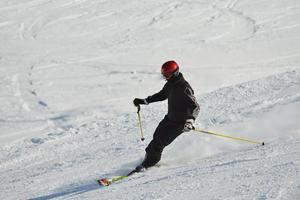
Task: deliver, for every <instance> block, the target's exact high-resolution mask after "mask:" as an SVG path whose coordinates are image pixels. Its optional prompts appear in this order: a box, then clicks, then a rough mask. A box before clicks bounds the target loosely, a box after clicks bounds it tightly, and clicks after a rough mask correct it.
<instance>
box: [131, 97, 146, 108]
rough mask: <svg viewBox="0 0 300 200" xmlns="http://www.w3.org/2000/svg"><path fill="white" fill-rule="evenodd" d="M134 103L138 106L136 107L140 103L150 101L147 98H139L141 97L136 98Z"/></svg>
mask: <svg viewBox="0 0 300 200" xmlns="http://www.w3.org/2000/svg"><path fill="white" fill-rule="evenodd" d="M133 104H134V105H135V106H136V107H138V106H139V105H141V104H146V105H147V104H148V102H147V101H146V99H139V98H135V99H134V100H133Z"/></svg>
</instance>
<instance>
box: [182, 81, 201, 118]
mask: <svg viewBox="0 0 300 200" xmlns="http://www.w3.org/2000/svg"><path fill="white" fill-rule="evenodd" d="M184 95H185V99H186V103H187V107H188V112H187V113H188V114H187V119H193V120H195V119H196V118H197V116H198V114H199V112H200V106H199V104H198V103H197V100H196V97H195V96H194V91H193V90H192V89H191V88H188V87H187V88H186V89H185V90H184Z"/></svg>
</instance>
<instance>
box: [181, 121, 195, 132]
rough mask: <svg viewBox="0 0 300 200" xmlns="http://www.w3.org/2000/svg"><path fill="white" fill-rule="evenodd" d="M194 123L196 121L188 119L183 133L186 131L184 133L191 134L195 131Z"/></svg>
mask: <svg viewBox="0 0 300 200" xmlns="http://www.w3.org/2000/svg"><path fill="white" fill-rule="evenodd" d="M193 123H194V120H193V119H187V120H186V121H185V124H184V128H183V131H184V132H189V131H191V130H194V129H195V127H194V125H193Z"/></svg>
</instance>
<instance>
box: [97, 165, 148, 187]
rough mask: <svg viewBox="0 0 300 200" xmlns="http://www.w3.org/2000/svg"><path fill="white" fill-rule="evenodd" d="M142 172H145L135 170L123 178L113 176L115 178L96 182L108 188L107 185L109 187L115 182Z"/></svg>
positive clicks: (139, 169) (138, 169)
mask: <svg viewBox="0 0 300 200" xmlns="http://www.w3.org/2000/svg"><path fill="white" fill-rule="evenodd" d="M142 171H145V169H142V168H136V169H134V170H132V171H131V172H129V173H128V174H127V175H125V176H115V177H112V178H102V179H99V180H97V182H98V183H99V185H101V186H109V185H111V184H113V183H115V182H118V181H121V180H123V179H125V178H128V177H129V176H131V175H133V174H135V173H139V172H142Z"/></svg>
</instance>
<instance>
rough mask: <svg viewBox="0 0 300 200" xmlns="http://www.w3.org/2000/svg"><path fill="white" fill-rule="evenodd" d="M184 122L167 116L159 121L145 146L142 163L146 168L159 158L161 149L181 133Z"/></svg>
mask: <svg viewBox="0 0 300 200" xmlns="http://www.w3.org/2000/svg"><path fill="white" fill-rule="evenodd" d="M183 128H184V122H174V121H171V120H169V119H168V116H165V118H164V119H163V120H162V121H161V122H160V123H159V125H158V127H157V128H156V130H155V132H154V134H153V139H152V141H151V142H150V143H149V145H148V146H147V148H146V156H145V159H144V161H143V163H142V165H143V166H144V167H146V168H148V167H151V166H154V165H155V164H156V163H158V162H159V161H160V159H161V154H162V152H163V149H164V148H165V147H166V146H168V145H169V144H171V143H172V142H173V141H174V140H175V139H176V138H177V137H178V136H179V135H180V134H181V133H183Z"/></svg>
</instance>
